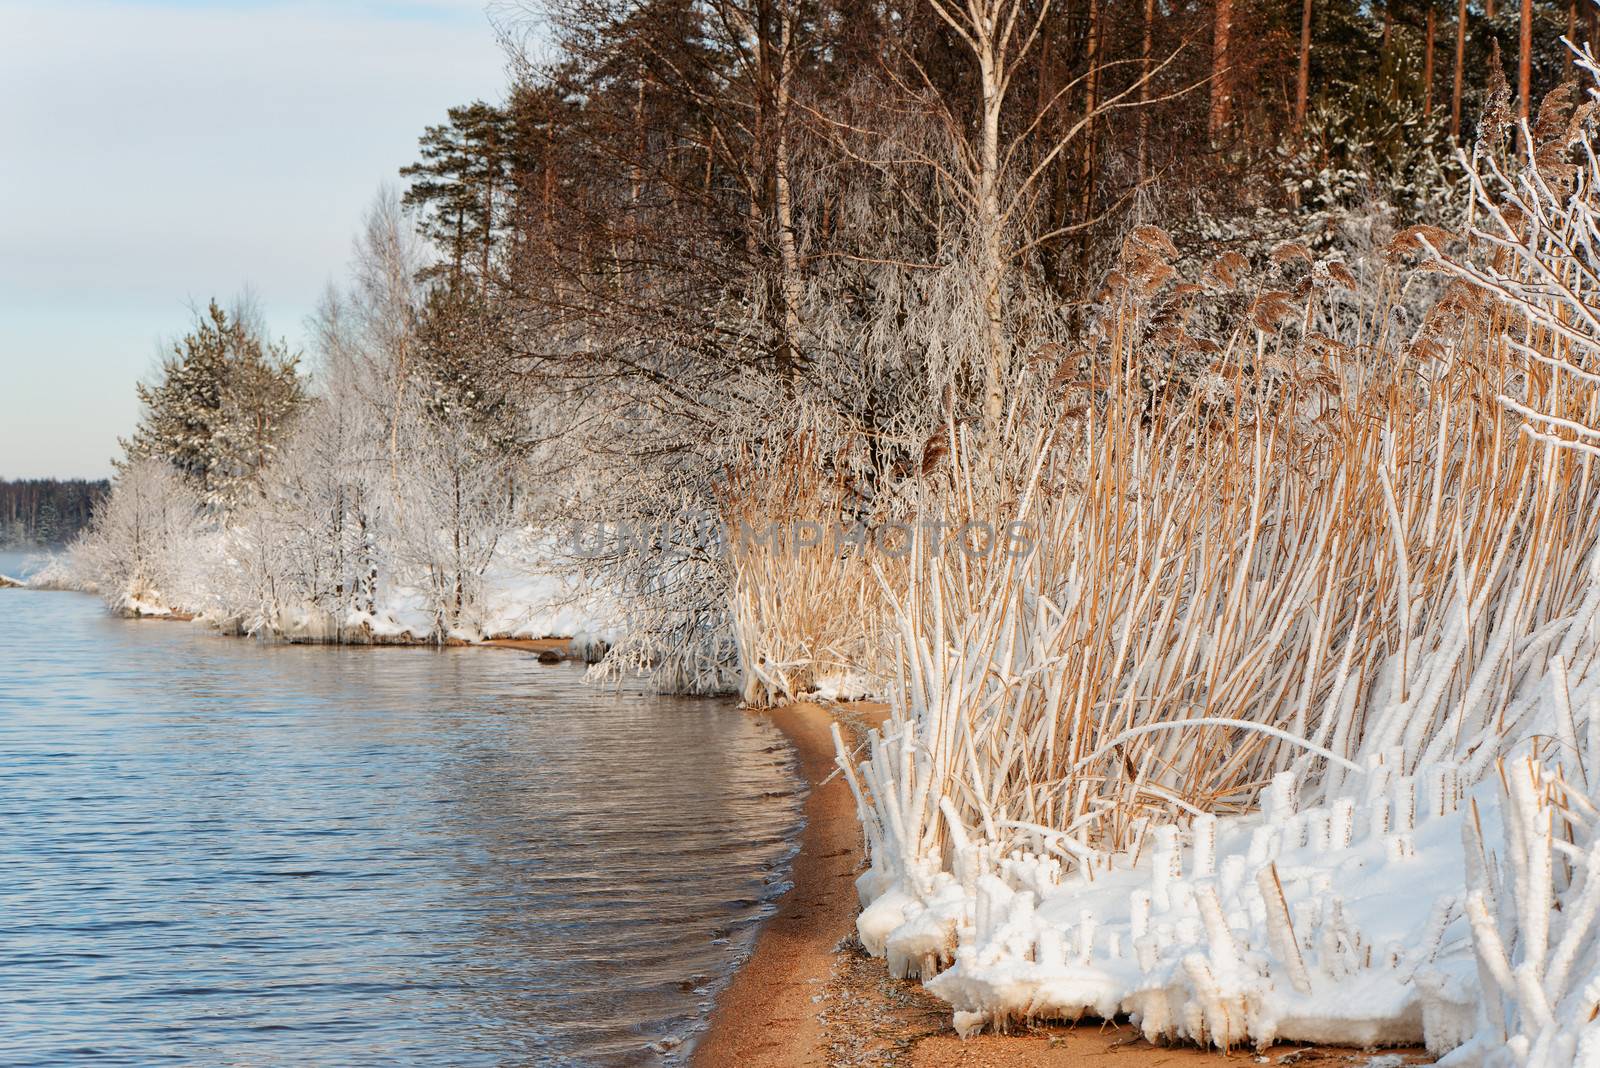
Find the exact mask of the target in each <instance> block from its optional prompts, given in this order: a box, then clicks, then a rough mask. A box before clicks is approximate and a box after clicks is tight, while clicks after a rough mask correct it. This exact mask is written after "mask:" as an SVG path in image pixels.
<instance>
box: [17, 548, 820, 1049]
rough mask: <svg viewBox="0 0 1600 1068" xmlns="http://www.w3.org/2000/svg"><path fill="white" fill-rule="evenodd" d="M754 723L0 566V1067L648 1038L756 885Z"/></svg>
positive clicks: (712, 956)
mask: <svg viewBox="0 0 1600 1068" xmlns="http://www.w3.org/2000/svg"><path fill="white" fill-rule="evenodd" d="M0 563H4V561H0ZM0 570H4V568H3V567H0ZM779 746H780V740H779V739H778V737H777V735H776V732H775V731H774V730H773V729H772V728H771V727H770V726H769V725H766V724H764V723H762V722H760V721H759V720H756V719H753V718H751V717H749V716H747V715H744V714H742V713H739V712H738V711H736V710H734V709H732V708H730V707H728V706H727V705H726V704H721V703H716V702H708V701H692V700H676V699H666V698H657V697H650V696H646V695H643V694H639V693H631V694H623V695H617V694H609V693H603V692H596V691H594V690H591V689H588V688H585V687H583V686H582V685H581V683H580V680H579V677H578V673H577V672H576V671H575V670H573V669H569V668H565V667H560V668H551V667H545V666H541V665H538V664H536V663H535V662H534V660H533V658H531V657H525V656H522V655H520V654H517V653H512V652H506V651H489V650H444V651H433V650H419V649H352V650H340V649H325V648H297V647H283V646H269V645H262V644H257V643H253V642H248V641H237V640H231V639H224V638H218V637H214V636H211V635H209V634H206V633H205V632H204V631H203V630H200V629H198V628H192V627H187V626H183V625H178V624H164V623H128V622H123V621H117V620H111V619H108V618H106V617H104V616H103V615H102V614H101V612H100V610H99V608H98V605H97V604H96V603H95V602H94V601H92V600H90V599H88V598H83V597H77V596H73V595H65V594H35V593H27V592H19V591H5V592H4V593H0V826H3V827H4V831H3V832H0V871H3V872H4V880H3V882H0V1005H4V1006H5V1009H4V1011H3V1012H0V1063H3V1064H8V1065H10V1064H16V1065H25V1064H39V1065H52V1066H54V1065H64V1064H129V1065H153V1064H218V1065H221V1064H227V1065H282V1064H291V1063H293V1064H305V1063H315V1064H342V1065H366V1064H394V1063H408V1064H412V1063H414V1064H449V1065H491V1064H492V1065H573V1066H576V1065H635V1064H639V1065H651V1064H660V1063H662V1061H663V1058H662V1057H660V1056H658V1055H657V1054H655V1053H653V1052H651V1051H650V1049H649V1046H650V1045H651V1044H652V1043H657V1042H660V1041H661V1040H663V1039H671V1038H681V1037H684V1036H687V1035H689V1034H691V1033H692V1032H693V1030H694V1029H695V1028H696V1027H697V1025H698V1023H699V1021H701V1020H702V1019H703V1014H704V1011H705V1007H706V1005H707V1004H708V997H709V994H710V991H711V990H712V989H713V988H714V987H715V986H716V985H717V984H718V983H719V982H720V981H721V979H722V978H723V977H725V976H726V975H727V974H728V972H729V971H730V969H731V968H732V967H733V965H734V963H735V961H736V960H737V959H738V958H739V956H740V955H741V954H742V953H744V952H746V951H747V950H748V946H749V941H750V937H751V935H752V934H753V931H754V929H755V926H756V924H757V923H758V922H759V920H760V919H761V918H762V917H763V916H764V915H766V914H767V912H768V911H769V909H770V902H771V900H772V897H773V895H774V894H775V893H777V892H778V891H779V890H780V889H781V888H782V886H783V879H784V877H785V876H784V872H785V871H786V865H787V861H788V858H789V855H790V852H791V850H792V845H791V843H792V841H793V837H794V831H795V828H796V824H797V820H798V802H797V799H796V798H795V796H794V786H793V784H794V776H793V773H792V769H791V767H790V765H789V763H788V761H787V759H785V757H784V751H783V750H782V749H781V748H779Z"/></svg>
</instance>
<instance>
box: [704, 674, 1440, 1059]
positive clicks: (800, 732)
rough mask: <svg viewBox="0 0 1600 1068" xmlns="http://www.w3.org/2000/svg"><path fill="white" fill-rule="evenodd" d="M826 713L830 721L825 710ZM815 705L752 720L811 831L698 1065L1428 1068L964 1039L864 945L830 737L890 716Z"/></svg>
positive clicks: (1285, 1053)
mask: <svg viewBox="0 0 1600 1068" xmlns="http://www.w3.org/2000/svg"><path fill="white" fill-rule="evenodd" d="M830 708H831V710H830ZM830 708H824V707H823V706H822V705H820V704H816V703H813V702H802V703H796V704H791V705H785V706H783V707H780V708H774V709H761V710H752V711H751V712H750V713H749V714H751V715H759V716H762V717H765V718H767V719H770V720H771V722H772V723H773V725H774V726H776V727H777V728H778V729H779V730H780V731H782V732H783V735H784V737H785V738H787V739H788V741H789V743H790V744H791V745H792V746H793V747H794V749H795V753H796V756H797V758H798V760H797V762H798V765H799V769H800V773H801V775H802V776H803V778H804V780H805V783H806V786H807V788H808V790H809V792H808V794H807V796H806V800H805V806H804V814H805V826H804V828H803V829H802V831H801V833H800V843H799V846H800V848H799V851H798V852H797V853H796V854H795V858H794V863H793V866H792V868H791V870H790V875H789V880H790V888H789V890H788V891H787V892H786V893H785V894H784V895H783V897H781V898H780V899H779V901H778V909H777V911H776V912H775V913H774V914H773V915H772V916H771V917H770V918H769V919H768V920H766V921H765V923H763V925H762V928H761V931H760V933H759V934H758V935H757V936H756V941H755V944H754V946H753V947H752V949H751V952H750V956H749V958H748V959H747V960H746V962H745V964H744V965H743V967H741V968H740V969H739V970H738V971H736V972H735V973H734V974H733V978H732V979H731V980H729V982H728V984H727V986H725V987H723V989H722V991H721V992H720V993H719V994H718V995H717V997H716V1001H715V1004H714V1006H713V1008H712V1012H711V1015H710V1017H709V1019H708V1023H707V1028H706V1030H705V1031H704V1032H702V1033H701V1035H700V1036H699V1039H698V1041H697V1042H696V1043H695V1047H694V1050H693V1053H692V1054H691V1056H690V1060H689V1064H690V1066H691V1068H869V1066H870V1068H1036V1066H1037V1068H1081V1066H1082V1065H1083V1064H1085V1063H1104V1061H1105V1059H1107V1058H1111V1059H1112V1063H1113V1064H1114V1065H1115V1068H1157V1066H1172V1068H1181V1066H1184V1065H1208V1066H1211V1068H1216V1066H1218V1065H1223V1064H1227V1063H1238V1061H1237V1058H1244V1059H1246V1060H1249V1061H1252V1062H1254V1061H1256V1060H1257V1059H1258V1058H1259V1057H1264V1058H1266V1060H1265V1063H1269V1064H1279V1063H1281V1064H1297V1065H1325V1066H1327V1068H1334V1066H1336V1065H1337V1066H1350V1068H1355V1066H1359V1065H1366V1064H1368V1063H1370V1062H1371V1061H1372V1060H1373V1059H1374V1058H1376V1057H1392V1058H1393V1059H1392V1060H1387V1061H1379V1062H1378V1063H1380V1064H1386V1065H1397V1066H1398V1065H1402V1064H1404V1065H1410V1064H1429V1063H1432V1061H1431V1059H1430V1058H1428V1057H1427V1055H1426V1054H1425V1053H1424V1052H1423V1051H1422V1050H1420V1049H1381V1050H1376V1049H1375V1050H1357V1049H1352V1048H1348V1047H1339V1046H1306V1045H1303V1044H1301V1045H1274V1046H1272V1047H1270V1048H1268V1049H1267V1050H1264V1051H1262V1052H1261V1053H1260V1054H1258V1053H1257V1052H1256V1051H1255V1050H1253V1049H1234V1050H1232V1051H1231V1052H1225V1051H1222V1050H1215V1049H1202V1048H1200V1047H1198V1046H1158V1045H1152V1044H1151V1043H1149V1042H1147V1041H1145V1040H1144V1038H1143V1036H1141V1035H1140V1033H1139V1030H1138V1029H1137V1028H1136V1027H1134V1026H1133V1025H1131V1024H1129V1023H1126V1022H1101V1021H1098V1020H1085V1021H1083V1022H1081V1023H1079V1024H1078V1025H1076V1026H1066V1025H1040V1026H1037V1027H1034V1028H1031V1029H1028V1030H1027V1031H1025V1032H1024V1033H1021V1034H1009V1035H997V1034H993V1033H988V1032H986V1033H984V1034H981V1035H977V1036H975V1037H973V1038H970V1039H966V1040H963V1039H961V1038H959V1037H957V1035H956V1033H955V1030H954V1028H953V1026H952V1024H951V1018H950V1009H949V1006H948V1005H946V1004H945V1003H944V1002H942V1001H940V1000H939V999H938V998H936V997H934V996H933V995H932V994H930V993H928V992H927V991H926V990H925V989H923V987H922V985H921V983H919V982H917V981H915V980H907V979H895V978H893V977H892V976H890V975H889V972H888V968H887V967H886V966H885V963H884V961H882V960H881V959H877V958H873V957H869V956H867V954H866V953H865V952H864V951H863V950H862V949H861V946H860V943H859V942H858V941H857V940H856V937H855V920H856V915H857V913H858V912H859V909H860V906H859V901H858V898H857V895H856V888H855V878H856V875H857V874H858V873H859V872H860V871H861V870H862V868H863V866H864V865H865V861H866V858H865V854H864V851H863V850H864V844H863V842H862V837H861V828H860V823H859V821H858V819H857V814H856V805H855V798H854V797H853V796H852V795H851V793H850V787H849V785H848V784H847V783H846V782H845V781H844V779H843V777H842V776H836V775H834V771H835V770H836V768H837V765H836V764H835V763H834V746H833V737H832V734H831V726H832V724H833V723H834V722H835V720H836V719H837V720H838V722H839V723H840V726H841V728H843V729H844V730H845V732H846V734H847V736H849V735H852V734H853V735H854V736H856V737H858V738H859V737H861V736H862V735H864V734H865V731H866V729H867V728H868V727H870V726H875V725H876V724H878V723H881V722H882V719H883V717H884V714H885V712H886V706H884V705H881V704H877V703H869V702H857V703H852V704H844V705H837V704H830Z"/></svg>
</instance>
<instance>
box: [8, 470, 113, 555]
mask: <svg viewBox="0 0 1600 1068" xmlns="http://www.w3.org/2000/svg"><path fill="white" fill-rule="evenodd" d="M109 488H110V483H108V482H107V481H106V480H105V479H97V480H94V481H90V480H88V479H83V478H72V479H55V478H24V479H18V480H16V481H14V482H11V481H7V480H5V479H0V547H6V546H12V545H59V544H61V543H64V542H67V541H70V540H72V538H74V537H75V536H76V535H77V533H78V531H80V530H82V529H83V528H84V527H85V526H87V525H88V523H89V516H90V514H91V513H92V512H93V511H94V508H95V505H96V504H97V503H99V501H100V498H101V497H102V496H104V494H105V493H106V491H107V490H108V489H109Z"/></svg>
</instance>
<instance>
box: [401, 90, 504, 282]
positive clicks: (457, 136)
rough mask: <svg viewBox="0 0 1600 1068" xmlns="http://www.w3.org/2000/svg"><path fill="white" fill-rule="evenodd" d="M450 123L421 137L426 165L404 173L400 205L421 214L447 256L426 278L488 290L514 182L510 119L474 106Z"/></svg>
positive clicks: (459, 110) (453, 112) (455, 113)
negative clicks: (470, 278)
mask: <svg viewBox="0 0 1600 1068" xmlns="http://www.w3.org/2000/svg"><path fill="white" fill-rule="evenodd" d="M447 114H448V117H449V118H448V121H447V122H446V123H444V124H443V125H440V126H429V127H428V128H427V129H426V130H425V131H424V133H423V135H422V138H421V146H422V162H420V163H414V164H411V165H410V166H407V167H402V168H401V169H400V176H401V177H402V178H408V179H410V180H411V186H410V188H409V189H407V190H406V194H405V197H404V199H403V200H402V203H403V204H404V205H405V206H406V207H408V208H418V209H421V227H422V231H423V233H425V234H426V235H427V236H428V237H429V238H430V239H432V240H433V241H435V242H437V243H438V244H439V247H440V248H442V249H444V250H445V251H446V255H447V262H446V263H444V264H441V265H439V266H437V267H434V268H430V269H429V270H428V271H427V272H425V273H426V274H428V275H430V276H437V275H440V274H446V273H448V275H449V277H450V280H451V281H452V282H457V283H458V282H460V280H461V279H462V277H463V276H464V275H468V274H472V275H475V276H476V277H477V278H478V280H479V284H480V285H487V279H488V277H489V268H490V262H491V257H492V254H493V251H494V239H495V231H496V227H497V226H498V225H499V224H500V218H499V216H500V211H501V209H500V204H501V202H502V201H503V200H505V199H506V196H507V193H508V191H509V186H510V182H511V178H510V176H511V170H512V153H511V148H512V143H513V136H512V133H511V119H510V116H509V115H508V113H507V112H506V111H505V110H504V109H502V108H498V107H495V106H494V105H492V104H485V103H484V102H483V101H481V100H479V101H474V102H473V103H471V104H467V105H464V106H462V107H454V108H451V109H450V110H449V112H448V113H447Z"/></svg>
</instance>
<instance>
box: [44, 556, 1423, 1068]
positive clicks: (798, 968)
mask: <svg viewBox="0 0 1600 1068" xmlns="http://www.w3.org/2000/svg"><path fill="white" fill-rule="evenodd" d="M23 588H24V589H29V587H26V586H24V587H23ZM37 592H79V593H81V592H84V591H54V590H43V591H37ZM123 618H125V619H130V621H133V622H137V621H140V620H156V621H171V622H192V621H193V617H192V616H188V615H187V614H184V613H176V612H173V613H168V614H166V615H152V616H138V617H131V618H130V617H123ZM225 636H226V635H225ZM571 641H572V639H570V638H562V637H543V638H490V639H483V640H480V641H475V642H467V641H459V640H457V641H447V642H443V643H436V642H426V643H424V642H404V643H401V642H376V643H361V644H365V645H367V646H368V647H376V646H377V645H412V646H422V645H428V646H436V647H442V648H449V647H456V648H472V647H481V648H501V649H510V650H515V651H519V652H522V653H524V654H531V655H535V656H537V658H538V659H539V660H540V662H541V663H547V664H549V663H561V662H563V661H570V660H574V659H577V658H576V657H575V656H573V651H572V649H571ZM887 709H888V706H887V705H884V704H882V703H878V702H867V701H859V702H848V703H836V702H828V703H827V707H824V706H823V705H822V704H819V703H816V702H810V701H806V702H796V703H793V704H789V705H785V706H781V707H778V708H772V709H759V710H749V711H748V712H747V713H746V714H749V715H755V716H760V717H763V718H765V719H768V720H770V721H771V722H772V724H773V725H774V726H775V727H777V728H778V730H779V731H780V732H781V733H782V734H783V735H784V738H785V739H786V740H787V741H788V742H789V744H790V745H791V746H792V747H793V748H794V751H795V755H796V758H797V759H796V763H797V766H798V769H799V773H800V775H801V776H802V779H803V781H804V783H805V786H806V789H807V794H806V798H805V802H804V806H803V813H804V821H805V822H804V826H803V828H802V830H801V832H800V836H799V842H798V849H797V851H796V853H795V855H794V860H793V863H792V866H791V869H790V873H789V883H790V886H789V889H788V890H787V891H786V892H785V893H784V894H783V895H782V897H780V898H779V899H778V903H777V911H776V912H774V913H773V915H772V916H771V917H769V918H768V919H767V920H766V921H764V922H763V923H762V925H761V928H760V930H759V932H758V933H757V936H756V939H755V942H754V943H753V945H752V947H751V950H750V953H749V955H748V957H746V958H745V960H744V962H743V964H742V965H740V966H738V968H737V970H736V971H734V972H733V974H732V975H731V977H730V978H729V980H728V982H727V984H726V985H725V986H724V987H723V988H722V990H721V991H720V992H719V993H718V994H717V995H716V997H715V1000H714V1003H713V1007H712V1010H711V1012H710V1014H709V1015H708V1016H707V1017H706V1026H705V1029H704V1030H703V1031H701V1032H700V1034H699V1035H698V1036H697V1037H696V1039H695V1041H694V1047H693V1050H692V1051H691V1054H690V1058H689V1062H688V1063H689V1065H690V1066H691V1068H956V1066H964V1068H1034V1066H1039V1068H1080V1066H1081V1065H1082V1064H1083V1063H1084V1062H1085V1060H1086V1059H1090V1058H1104V1057H1107V1056H1114V1057H1115V1066H1116V1068H1157V1066H1180V1068H1181V1066H1183V1065H1189V1064H1194V1065H1199V1064H1206V1065H1210V1066H1213V1068H1215V1066H1216V1065H1218V1064H1219V1063H1225V1061H1226V1059H1227V1058H1229V1057H1232V1056H1246V1057H1249V1058H1251V1059H1252V1060H1255V1061H1258V1062H1260V1063H1268V1064H1273V1063H1281V1064H1296V1065H1316V1066H1327V1068H1334V1066H1336V1065H1337V1066H1341V1068H1361V1066H1366V1065H1369V1064H1371V1063H1372V1062H1373V1059H1374V1058H1378V1057H1383V1058H1393V1059H1385V1060H1381V1061H1378V1062H1377V1064H1381V1065H1383V1066H1384V1068H1399V1066H1401V1065H1422V1064H1431V1063H1433V1062H1432V1060H1431V1058H1429V1057H1427V1055H1426V1053H1425V1052H1424V1051H1422V1050H1421V1049H1417V1048H1404V1047H1402V1048H1392V1047H1386V1048H1382V1049H1365V1050H1360V1049H1353V1048H1350V1047H1339V1046H1308V1045H1284V1044H1276V1045H1273V1046H1271V1047H1269V1048H1268V1049H1266V1050H1263V1051H1260V1053H1257V1052H1256V1051H1255V1050H1253V1049H1249V1048H1235V1049H1233V1050H1231V1051H1224V1050H1216V1049H1202V1048H1200V1047H1197V1046H1189V1045H1183V1046H1160V1045H1153V1044H1151V1043H1149V1042H1147V1041H1145V1040H1144V1038H1143V1037H1142V1036H1141V1035H1140V1033H1139V1031H1138V1029H1137V1028H1136V1027H1134V1026H1132V1025H1131V1024H1129V1023H1127V1022H1125V1021H1123V1022H1103V1021H1099V1020H1093V1019H1086V1020H1084V1021H1081V1022H1080V1023H1079V1024H1077V1025H1065V1024H1040V1025H1036V1026H1033V1027H1029V1028H1025V1029H1024V1031H1023V1032H1022V1033H1020V1034H1017V1033H1013V1034H1004V1035H999V1034H994V1033H992V1032H985V1033H983V1034H980V1035H977V1036H974V1037H972V1038H969V1039H965V1040H963V1039H961V1038H959V1037H958V1036H957V1035H956V1033H955V1030H954V1028H953V1025H952V1021H951V1015H950V1009H949V1006H948V1005H947V1004H945V1003H944V1002H942V1001H940V1000H939V999H938V998H936V997H934V996H933V995H932V994H930V993H928V992H927V991H926V990H925V989H924V988H923V987H922V985H921V983H920V982H918V981H915V980H903V979H895V978H893V977H891V976H890V975H889V973H888V969H887V967H886V965H885V962H884V961H883V960H882V959H879V958H873V957H870V956H868V955H867V954H866V953H865V951H864V950H863V949H862V948H861V946H860V943H859V941H858V940H857V939H856V934H855V920H856V916H857V915H858V913H859V911H860V903H859V899H858V897H857V894H856V889H855V879H856V876H857V875H858V874H859V873H860V871H862V870H863V869H864V867H865V863H866V856H865V853H864V843H863V841H862V835H861V829H860V823H859V821H858V817H857V812H856V804H855V798H854V796H853V795H852V794H851V791H850V788H849V785H848V784H847V783H846V782H845V780H844V778H843V777H842V776H839V775H836V774H835V772H836V771H837V764H836V763H835V750H834V744H833V736H832V725H833V724H834V723H835V722H838V723H839V725H840V727H841V729H842V730H843V731H844V732H845V734H846V736H847V737H849V738H850V740H851V741H852V743H854V742H856V741H859V740H861V739H862V738H864V736H865V733H866V731H867V729H868V728H869V727H873V726H877V725H879V724H881V723H882V721H883V719H884V717H885V715H886V713H887ZM1374 1068H1376V1066H1375V1065H1374Z"/></svg>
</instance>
